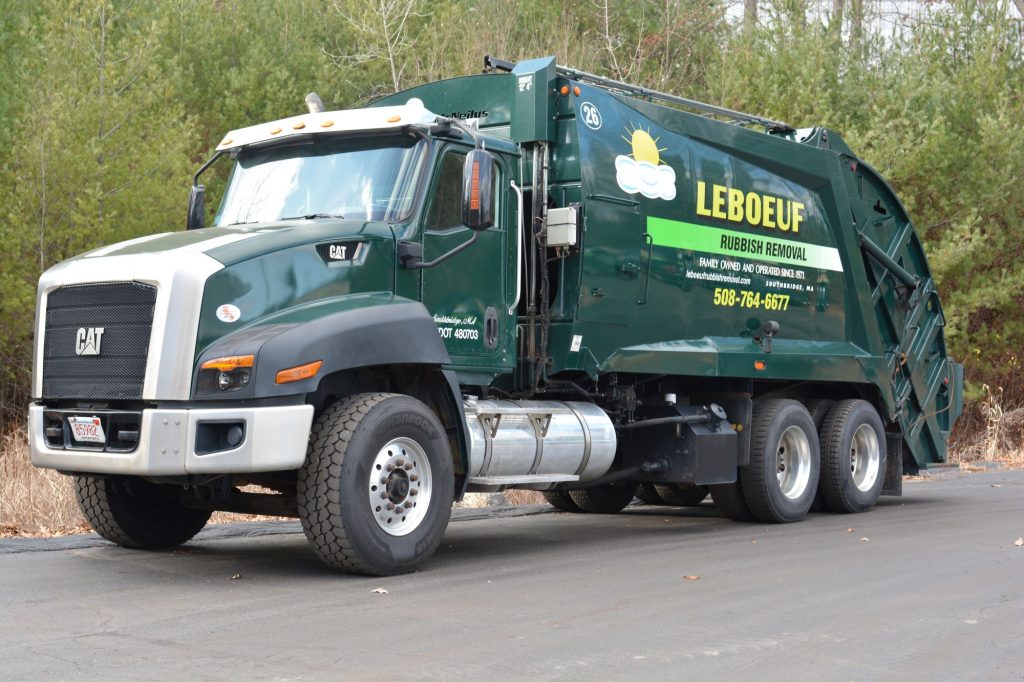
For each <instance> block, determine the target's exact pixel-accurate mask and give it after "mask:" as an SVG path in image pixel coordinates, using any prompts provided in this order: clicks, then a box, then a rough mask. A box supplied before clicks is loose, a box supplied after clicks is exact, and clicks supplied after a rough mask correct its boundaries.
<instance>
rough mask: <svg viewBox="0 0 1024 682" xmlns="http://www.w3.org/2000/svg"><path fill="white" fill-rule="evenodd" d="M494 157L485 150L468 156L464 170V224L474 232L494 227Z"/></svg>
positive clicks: (472, 152)
mask: <svg viewBox="0 0 1024 682" xmlns="http://www.w3.org/2000/svg"><path fill="white" fill-rule="evenodd" d="M494 172H495V171H494V157H493V156H492V155H491V153H490V152H488V151H486V150H483V149H474V150H473V151H471V152H470V153H469V154H467V155H466V165H465V166H464V167H463V169H462V223H463V224H464V225H465V226H466V227H469V228H470V229H473V230H486V229H487V228H488V227H490V226H491V225H494Z"/></svg>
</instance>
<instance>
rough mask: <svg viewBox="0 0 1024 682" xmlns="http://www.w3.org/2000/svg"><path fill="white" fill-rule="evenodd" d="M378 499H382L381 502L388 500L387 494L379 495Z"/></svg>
mask: <svg viewBox="0 0 1024 682" xmlns="http://www.w3.org/2000/svg"><path fill="white" fill-rule="evenodd" d="M380 499H382V500H386V499H388V494H387V493H381V494H380Z"/></svg>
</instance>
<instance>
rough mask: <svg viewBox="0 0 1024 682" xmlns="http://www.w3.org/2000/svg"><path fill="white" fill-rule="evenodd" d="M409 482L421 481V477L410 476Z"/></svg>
mask: <svg viewBox="0 0 1024 682" xmlns="http://www.w3.org/2000/svg"><path fill="white" fill-rule="evenodd" d="M409 480H410V481H413V482H416V481H418V480H420V477H419V476H417V475H416V474H413V475H411V476H409Z"/></svg>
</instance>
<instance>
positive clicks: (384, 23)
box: [328, 0, 424, 92]
mask: <svg viewBox="0 0 1024 682" xmlns="http://www.w3.org/2000/svg"><path fill="white" fill-rule="evenodd" d="M359 5H360V6H359V7H358V9H357V10H356V11H355V12H351V11H349V10H348V9H347V8H346V7H344V6H343V5H342V3H341V2H340V1H339V0H334V9H335V10H336V11H337V12H338V14H340V15H341V16H342V17H343V18H344V19H345V21H347V22H348V24H349V25H350V26H351V27H352V28H353V29H354V30H355V32H356V34H357V35H358V36H359V38H358V40H357V42H356V45H355V46H354V48H355V49H354V51H352V52H345V53H339V54H332V53H328V54H329V55H330V57H331V58H333V59H334V60H336V61H338V62H339V63H341V64H342V65H344V66H349V67H351V66H357V65H359V64H365V63H367V62H372V61H375V60H378V59H384V60H386V61H387V63H388V67H389V68H390V70H391V84H392V86H393V87H394V89H395V91H396V92H397V91H398V90H401V89H402V75H403V72H404V71H405V68H404V66H402V65H400V63H399V57H400V55H401V53H402V52H404V51H405V50H407V49H408V48H409V47H410V43H409V42H408V35H409V19H410V18H411V17H421V16H424V15H423V13H422V12H420V11H419V9H420V7H421V6H422V5H423V0H372V2H368V3H360V4H359Z"/></svg>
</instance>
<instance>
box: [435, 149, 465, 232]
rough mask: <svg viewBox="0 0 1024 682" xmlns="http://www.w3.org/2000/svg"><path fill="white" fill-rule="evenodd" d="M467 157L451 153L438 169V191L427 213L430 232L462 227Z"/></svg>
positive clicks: (445, 156)
mask: <svg viewBox="0 0 1024 682" xmlns="http://www.w3.org/2000/svg"><path fill="white" fill-rule="evenodd" d="M465 164H466V155H465V154H461V153H455V152H449V153H448V154H445V155H444V158H442V159H441V166H440V168H438V171H437V174H438V178H437V184H436V185H435V187H436V191H435V193H434V197H433V200H432V202H431V204H430V210H429V211H428V212H427V221H426V227H427V229H428V230H447V229H451V228H453V227H458V226H460V225H462V168H463V166H464V165H465Z"/></svg>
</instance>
